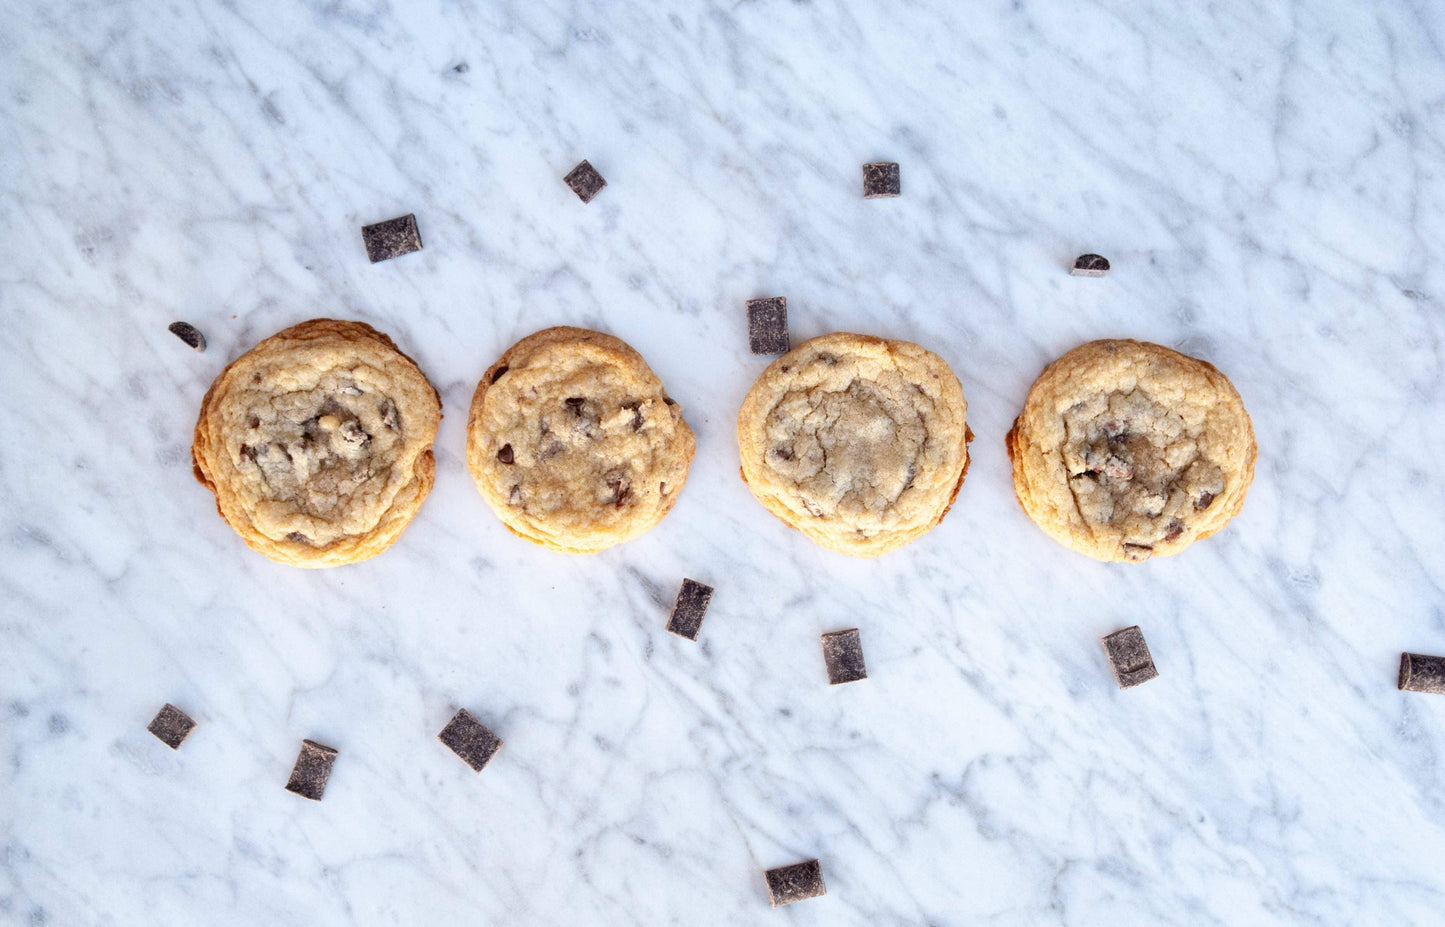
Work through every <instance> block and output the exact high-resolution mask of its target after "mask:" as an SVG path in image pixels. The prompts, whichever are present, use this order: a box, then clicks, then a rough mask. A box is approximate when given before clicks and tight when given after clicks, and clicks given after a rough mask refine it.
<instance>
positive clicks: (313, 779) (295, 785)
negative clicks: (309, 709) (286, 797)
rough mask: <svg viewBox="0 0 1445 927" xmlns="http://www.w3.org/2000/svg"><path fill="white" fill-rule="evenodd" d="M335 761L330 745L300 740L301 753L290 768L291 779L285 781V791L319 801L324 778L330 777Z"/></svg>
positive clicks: (322, 790) (323, 789)
mask: <svg viewBox="0 0 1445 927" xmlns="http://www.w3.org/2000/svg"><path fill="white" fill-rule="evenodd" d="M335 762H336V751H335V750H334V749H332V748H331V747H328V746H326V745H325V744H319V743H317V742H316V741H314V740H303V741H301V753H300V754H299V755H298V756H297V757H296V765H295V766H294V767H292V769H291V781H289V782H287V783H286V791H288V792H295V793H296V794H297V795H300V796H301V797H302V798H309V799H311V800H312V801H320V800H321V795H322V793H323V792H325V791H326V780H327V779H330V778H331V764H333V763H335Z"/></svg>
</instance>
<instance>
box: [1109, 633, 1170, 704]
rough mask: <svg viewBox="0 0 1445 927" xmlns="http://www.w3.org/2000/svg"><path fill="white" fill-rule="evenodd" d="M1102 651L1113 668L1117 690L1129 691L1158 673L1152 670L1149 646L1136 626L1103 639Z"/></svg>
mask: <svg viewBox="0 0 1445 927" xmlns="http://www.w3.org/2000/svg"><path fill="white" fill-rule="evenodd" d="M1104 651H1105V652H1106V653H1108V655H1109V663H1110V665H1111V666H1113V668H1114V678H1115V679H1117V680H1119V688H1121V689H1129V688H1132V687H1134V686H1137V685H1139V684H1140V683H1142V682H1148V681H1149V680H1151V679H1153V678H1154V677H1155V676H1158V675H1159V671H1158V670H1157V669H1155V668H1154V658H1153V657H1151V656H1150V655H1149V645H1148V644H1146V643H1144V635H1143V633H1142V632H1141V631H1140V630H1139V626H1138V625H1134V626H1133V627H1131V628H1125V629H1124V630H1122V631H1115V632H1114V633H1113V634H1110V635H1109V636H1107V637H1105V638H1104Z"/></svg>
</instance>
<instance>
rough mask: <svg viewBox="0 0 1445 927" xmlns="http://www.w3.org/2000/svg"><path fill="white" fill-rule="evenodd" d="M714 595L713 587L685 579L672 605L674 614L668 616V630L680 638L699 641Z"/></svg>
mask: <svg viewBox="0 0 1445 927" xmlns="http://www.w3.org/2000/svg"><path fill="white" fill-rule="evenodd" d="M712 593H713V588H712V587H711V586H709V585H707V584H705V583H700V582H698V581H697V580H695V579H684V580H683V581H682V588H681V589H679V590H678V592H677V601H676V602H674V603H673V604H672V614H671V615H668V616H667V630H669V631H671V632H672V633H673V634H676V635H677V636H678V637H685V638H687V639H688V640H690V641H695V640H697V632H698V631H699V630H700V629H701V628H702V618H703V616H704V615H706V614H707V606H708V603H709V602H711V601H712Z"/></svg>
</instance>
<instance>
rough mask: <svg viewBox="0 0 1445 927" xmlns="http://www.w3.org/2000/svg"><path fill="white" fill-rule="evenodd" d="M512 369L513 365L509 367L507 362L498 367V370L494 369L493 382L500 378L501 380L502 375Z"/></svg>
mask: <svg viewBox="0 0 1445 927" xmlns="http://www.w3.org/2000/svg"><path fill="white" fill-rule="evenodd" d="M511 369H512V368H511V367H508V366H507V365H506V364H503V365H502V366H500V367H498V368H497V369H496V371H494V372H493V373H492V382H493V383H495V382H497V381H498V380H500V379H501V378H502V375H503V374H505V373H506V372H507V371H508V370H511Z"/></svg>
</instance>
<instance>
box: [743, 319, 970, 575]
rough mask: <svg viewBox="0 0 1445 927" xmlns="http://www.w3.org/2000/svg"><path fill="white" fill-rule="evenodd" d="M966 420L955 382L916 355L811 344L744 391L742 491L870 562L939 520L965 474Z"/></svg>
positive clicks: (889, 344) (897, 348)
mask: <svg viewBox="0 0 1445 927" xmlns="http://www.w3.org/2000/svg"><path fill="white" fill-rule="evenodd" d="M967 412H968V404H967V403H966V402H965V401H964V398H963V388H962V387H961V386H960V385H959V382H958V377H956V376H954V374H953V371H952V370H950V369H949V367H948V365H947V364H946V363H944V361H943V359H942V358H940V357H939V356H938V355H936V354H933V353H932V352H930V351H926V350H924V349H923V348H921V347H919V346H918V345H916V344H910V343H908V342H906V341H888V340H885V339H883V338H874V337H872V336H869V335H854V334H848V333H846V332H838V333H834V334H831V335H824V336H822V337H821V338H814V339H813V340H811V341H808V342H805V343H803V344H801V345H799V346H798V347H796V348H794V349H793V350H792V351H789V352H788V353H787V354H784V355H783V356H782V357H779V358H778V359H777V360H775V361H774V362H773V363H772V364H771V365H770V366H769V367H768V369H767V370H765V371H763V374H762V376H760V377H758V379H757V382H755V383H754V384H753V386H752V389H751V390H749V391H748V395H747V399H746V400H745V401H744V402H743V406H742V409H741V410H740V411H739V412H738V448H739V450H740V452H741V456H742V476H743V480H744V481H745V482H746V483H747V484H748V488H749V489H750V490H752V493H753V495H754V496H756V497H757V499H758V501H759V502H761V503H762V504H763V505H764V506H765V507H766V508H767V509H768V511H770V512H772V513H773V514H774V515H776V516H777V517H778V518H780V519H782V520H783V521H784V522H786V523H787V524H789V525H791V526H793V527H794V528H797V529H798V530H799V531H801V532H803V534H804V535H806V536H807V537H808V538H809V539H810V540H812V541H813V542H814V543H816V544H818V545H819V546H821V547H825V548H827V549H829V550H834V551H838V552H840V553H845V554H851V555H853V556H855V557H876V556H878V555H880V554H884V553H887V552H888V551H891V550H896V549H897V548H899V547H902V546H903V545H904V544H907V543H908V542H909V541H912V540H913V539H914V538H916V537H918V536H919V535H921V534H923V533H924V532H926V531H928V530H929V529H930V528H932V527H933V526H935V525H937V524H938V523H939V522H940V521H942V520H943V516H944V515H945V514H947V512H948V509H949V507H950V506H951V505H952V504H953V500H954V498H955V497H956V496H957V495H958V490H959V487H960V486H962V485H963V478H964V474H965V473H966V472H967V470H968V442H969V441H970V440H972V438H973V435H972V434H971V433H970V432H969V430H968V425H967V423H966V421H965V418H966V415H967Z"/></svg>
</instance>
